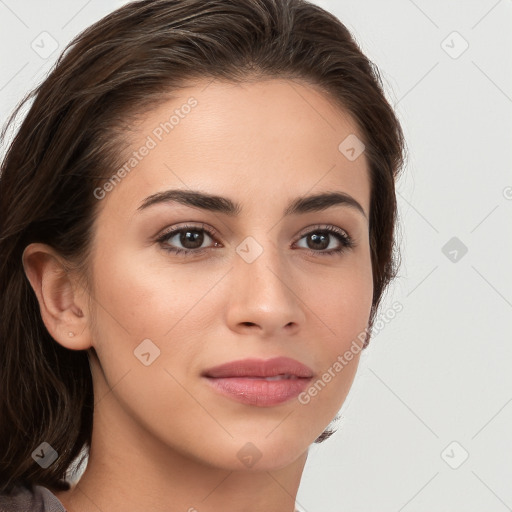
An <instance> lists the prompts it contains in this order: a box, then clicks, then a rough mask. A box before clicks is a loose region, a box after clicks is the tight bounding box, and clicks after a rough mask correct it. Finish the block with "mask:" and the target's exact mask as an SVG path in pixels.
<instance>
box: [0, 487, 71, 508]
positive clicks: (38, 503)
mask: <svg viewBox="0 0 512 512" xmlns="http://www.w3.org/2000/svg"><path fill="white" fill-rule="evenodd" d="M0 512H66V509H65V508H64V505H63V504H62V503H61V502H60V501H59V500H58V499H57V496H55V494H53V493H52V492H51V491H50V490H49V489H47V488H46V487H42V486H40V485H36V486H34V487H33V488H32V489H27V488H26V487H21V488H19V489H17V490H16V491H15V492H13V493H12V494H11V495H6V494H0Z"/></svg>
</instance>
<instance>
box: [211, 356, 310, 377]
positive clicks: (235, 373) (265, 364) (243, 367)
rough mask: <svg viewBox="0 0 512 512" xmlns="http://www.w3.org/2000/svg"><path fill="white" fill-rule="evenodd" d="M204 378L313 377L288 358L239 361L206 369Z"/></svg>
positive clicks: (301, 365) (306, 367)
mask: <svg viewBox="0 0 512 512" xmlns="http://www.w3.org/2000/svg"><path fill="white" fill-rule="evenodd" d="M202 375H203V376H205V377H212V378H223V377H275V376H277V375H295V376H297V377H301V378H310V377H313V370H312V369H311V368H309V367H308V366H306V365H304V364H302V363H299V361H296V360H295V359H291V358H289V357H274V358H272V359H266V360H265V359H240V360H238V361H230V362H228V363H224V364H221V365H219V366H215V367H213V368H208V369H207V370H205V371H204V372H203V373H202Z"/></svg>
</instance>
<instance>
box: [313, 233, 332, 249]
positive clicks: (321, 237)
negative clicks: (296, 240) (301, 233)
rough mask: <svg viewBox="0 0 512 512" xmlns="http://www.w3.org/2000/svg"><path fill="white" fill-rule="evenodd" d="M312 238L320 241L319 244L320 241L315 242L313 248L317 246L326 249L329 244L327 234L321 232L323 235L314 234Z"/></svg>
mask: <svg viewBox="0 0 512 512" xmlns="http://www.w3.org/2000/svg"><path fill="white" fill-rule="evenodd" d="M310 238H311V240H313V241H314V242H320V243H319V244H318V243H315V244H313V245H314V247H313V248H315V249H319V248H320V249H326V248H327V247H328V246H329V241H328V237H327V235H325V234H321V235H317V234H313V235H311V237H310Z"/></svg>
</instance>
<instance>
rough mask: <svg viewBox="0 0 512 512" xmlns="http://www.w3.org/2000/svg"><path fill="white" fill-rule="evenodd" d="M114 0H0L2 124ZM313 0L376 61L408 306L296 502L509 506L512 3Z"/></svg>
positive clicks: (394, 509)
mask: <svg viewBox="0 0 512 512" xmlns="http://www.w3.org/2000/svg"><path fill="white" fill-rule="evenodd" d="M123 3H125V2H121V1H113V0H111V1H100V0H89V1H86V0H80V1H78V0H73V1H69V0H68V1H64V0H59V1H52V2H49V1H35V0H33V1H27V0H25V1H16V0H0V42H1V44H0V62H1V74H0V115H1V121H2V124H3V122H4V121H5V119H6V116H7V113H8V112H10V111H11V110H12V108H13V107H14V105H15V104H16V103H17V102H18V101H19V100H20V99H21V97H22V96H23V95H24V94H25V92H27V91H28V90H29V89H30V88H32V87H33V86H34V85H36V84H37V83H38V82H39V81H40V80H42V79H43V78H44V76H45V74H46V73H47V71H48V70H49V68H50V66H51V65H52V64H53V63H54V61H55V59H56V57H57V56H58V54H59V53H60V51H62V49H63V47H64V46H65V44H67V43H68V41H70V40H71V39H72V38H73V37H74V36H75V35H76V34H77V33H78V32H79V31H81V30H82V29H84V28H85V27H87V26H88V25H90V24H91V23H92V22H94V21H96V20H97V19H99V18H100V17H102V16H103V15H105V14H106V13H108V12H110V11H111V10H113V9H114V8H117V7H119V6H121V5H122V4H123ZM315 3H317V4H319V5H320V6H322V7H324V8H326V9H328V10H330V11H331V12H333V13H334V14H335V15H336V16H338V17H339V18H340V19H341V20H342V21H343V22H344V23H345V24H346V25H347V27H348V28H349V29H350V30H351V31H352V32H353V34H354V35H355V37H356V39H357V40H358V41H359V43H360V45H361V46H362V49H363V51H365V53H366V54H367V55H368V56H369V57H370V58H371V59H372V60H373V61H374V62H375V63H376V64H377V65H378V66H379V68H380V70H381V72H382V75H383V79H384V82H385V85H386V89H387V94H388V97H389V98H390V101H391V102H392V103H393V104H394V105H395V106H396V110H397V112H398V114H399V116H400V119H401V121H402V124H403V127H404V130H405V134H406V138H407V144H408V150H409V160H408V164H407V168H406V169H405V172H404V176H403V178H402V179H401V181H400V182H399V184H398V197H399V206H400V222H401V228H400V231H401V233H402V235H401V247H402V259H403V263H402V267H401V271H400V277H399V278H398V279H397V281H396V282H395V283H394V284H393V286H392V287H391V288H390V290H389V292H388V294H387V296H386V300H385V302H384V304H383V305H382V312H385V311H387V310H388V309H389V308H390V306H391V304H392V303H393V302H394V301H399V302H400V303H401V304H402V305H403V311H401V312H400V313H398V314H397V315H396V317H395V318H394V319H393V320H392V321H390V322H388V323H387V324H385V327H384V328H382V329H380V330H379V332H378V334H377V336H376V337H375V338H374V339H373V340H372V342H371V344H370V346H369V348H368V349H367V350H366V351H365V352H364V353H363V356H362V358H361V366H360V369H359V372H358V375H357V377H356V380H355V382H354V386H353V388H352V390H351V392H350V394H349V397H348V399H347V401H346V403H345V405H344V407H343V409H342V419H341V421H340V422H339V424H338V433H337V434H335V435H334V436H333V437H332V438H331V439H330V440H328V441H326V442H324V443H323V444H322V445H318V446H316V445H315V446H313V447H312V449H311V452H310V457H309V459H308V463H307V465H306V469H305V472H304V477H303V481H302V484H301V489H300V491H299V495H298V497H297V502H298V505H299V506H300V507H301V508H302V509H303V510H305V511H307V512H319V511H322V512H340V511H350V512H356V511H364V512H368V511H379V512H388V511H390V512H400V511H405V512H409V511H417V512H419V511H429V512H431V511H433V510H435V511H436V512H442V511H462V510H464V511H465V512H472V511H475V512H476V511H478V512H482V511H483V510H485V511H486V512H494V511H496V512H502V511H506V510H512V486H511V481H512V461H511V455H512V429H511V428H510V427H511V424H512V372H511V362H512V343H511V342H512V336H511V334H512V315H511V312H512V271H511V264H512V243H511V219H512V173H511V171H510V165H511V162H512V144H511V142H512V139H511V135H512V130H511V127H512V116H511V114H512V71H511V70H512V66H511V63H512V59H511V54H512V30H511V28H512V25H511V21H512V1H511V0H499V1H496V0H480V1H475V0H472V1H462V0H458V1H452V2H446V1H442V0H435V1H426V0H416V1H412V0H391V1H378V0H372V1H361V0H332V1H320V0H318V1H317V2H315ZM43 31H46V32H48V33H49V34H51V37H52V38H53V39H55V41H57V43H58V49H56V50H55V51H54V52H53V53H52V54H51V55H49V56H48V57H47V58H42V57H41V56H40V55H38V54H37V53H36V51H34V49H33V48H32V47H31V45H32V43H33V41H35V43H34V44H36V43H38V41H39V43H38V44H39V45H40V47H41V46H42V43H41V37H47V36H40V34H41V33H42V32H43ZM453 32H457V34H453ZM47 43H48V44H45V48H46V49H47V50H48V49H49V48H50V49H51V46H49V44H51V41H50V40H47ZM466 45H468V47H467V49H466V50H465V51H464V52H462V50H464V48H465V46H466ZM40 51H42V50H40ZM453 237H456V239H457V240H455V241H452V242H451V243H452V244H454V245H448V246H447V247H446V248H445V249H444V252H443V247H444V246H445V244H447V243H448V241H449V240H451V239H452V238H453ZM462 244H463V245H464V246H465V247H466V248H467V253H465V254H463V246H462ZM454 251H455V252H454ZM445 253H446V254H445ZM453 442H455V444H453ZM466 455H468V458H467V460H465V461H464V462H463V463H462V464H461V462H462V461H463V459H464V457H465V456H466ZM455 468H456V469H455Z"/></svg>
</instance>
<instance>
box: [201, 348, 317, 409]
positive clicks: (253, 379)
mask: <svg viewBox="0 0 512 512" xmlns="http://www.w3.org/2000/svg"><path fill="white" fill-rule="evenodd" d="M201 375H202V377H203V378H205V379H206V380H207V381H208V383H209V384H210V386H211V387H212V389H213V390H215V391H216V392H218V393H220V394H221V395H223V396H225V397H227V398H230V399H232V400H235V401H237V402H241V403H244V404H247V405H253V406H259V407H269V406H274V405H279V404H282V403H284V402H287V401H289V400H291V399H293V398H295V397H296V396H297V395H299V394H300V393H301V392H302V391H304V390H305V389H306V388H307V386H308V385H309V383H310V381H311V380H312V378H313V370H311V368H309V367H308V366H306V365H304V364H302V363H299V362H298V361H296V360H294V359H290V358H288V357H277V358H273V359H269V360H262V359H244V360H239V361H231V362H229V363H225V364H222V365H220V366H216V367H214V368H210V369H208V370H205V371H204V372H203V373H202V374H201Z"/></svg>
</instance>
